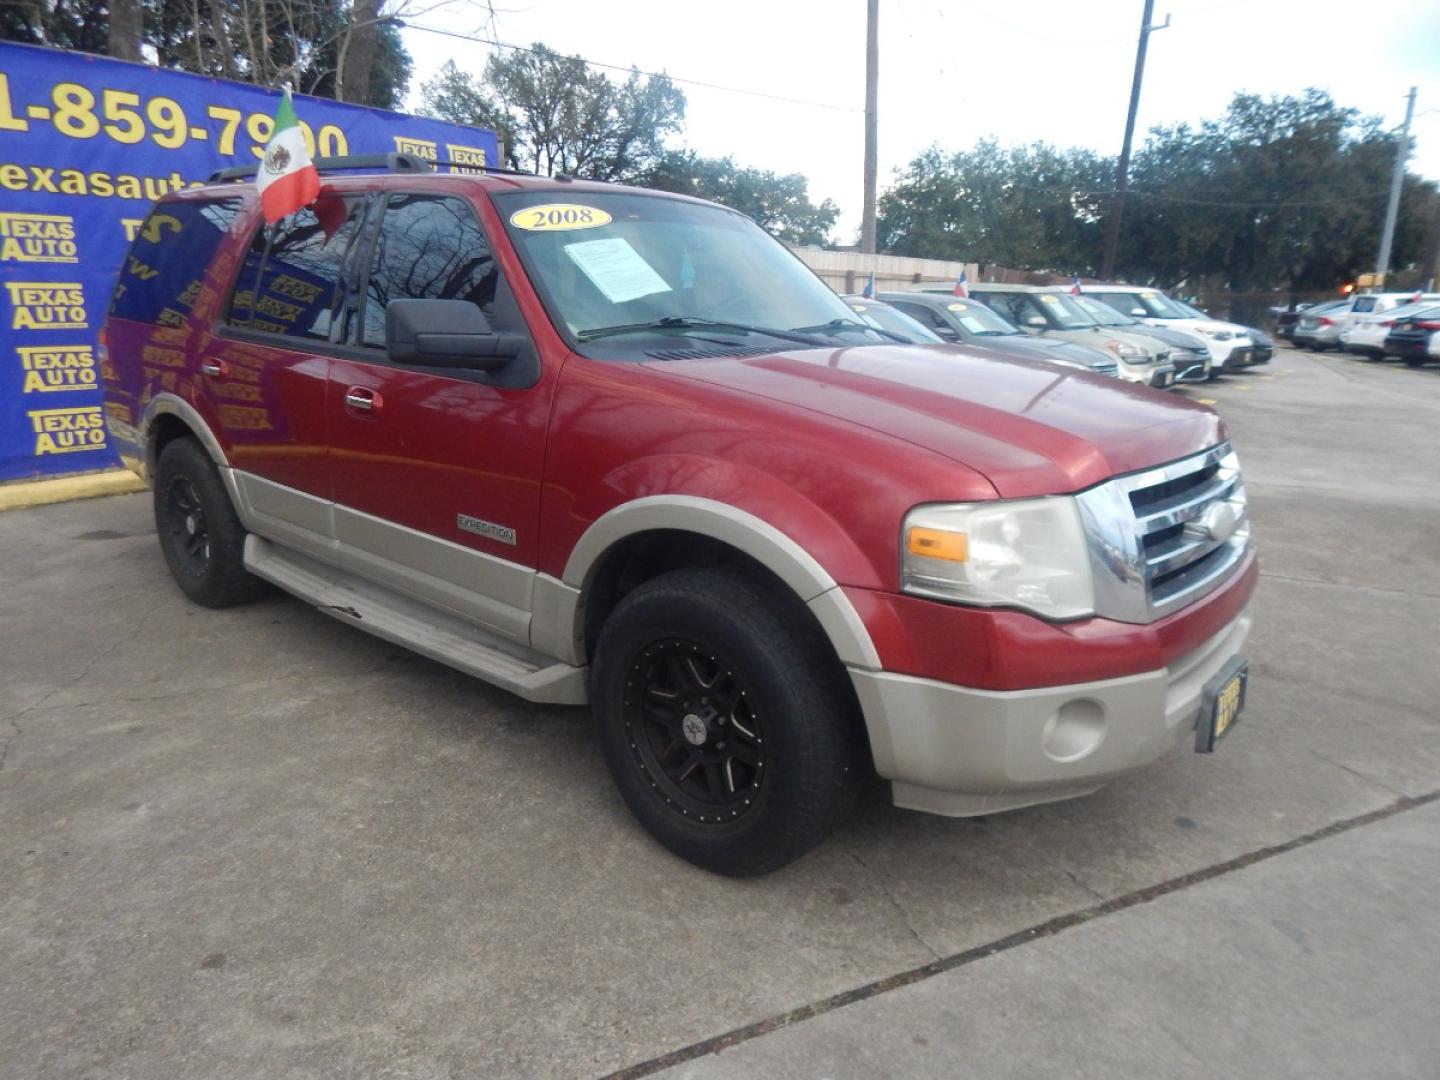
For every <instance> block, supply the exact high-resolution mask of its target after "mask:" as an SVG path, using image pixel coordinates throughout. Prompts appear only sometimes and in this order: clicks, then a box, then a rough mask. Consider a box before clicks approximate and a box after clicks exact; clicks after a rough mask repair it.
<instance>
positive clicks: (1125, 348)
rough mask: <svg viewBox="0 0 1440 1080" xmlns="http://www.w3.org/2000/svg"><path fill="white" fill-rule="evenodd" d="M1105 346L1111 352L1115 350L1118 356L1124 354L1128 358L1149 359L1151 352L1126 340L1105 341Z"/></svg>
mask: <svg viewBox="0 0 1440 1080" xmlns="http://www.w3.org/2000/svg"><path fill="white" fill-rule="evenodd" d="M1105 347H1106V348H1107V349H1109V350H1110V351H1111V352H1113V353H1114V354H1115V355H1116V356H1123V357H1124V358H1125V359H1126V360H1146V359H1149V353H1147V352H1146V351H1145V350H1144V349H1141V348H1139V347H1138V346H1135V345H1130V344H1128V343H1126V342H1124V341H1114V340H1111V341H1107V342H1105Z"/></svg>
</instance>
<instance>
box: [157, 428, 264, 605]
mask: <svg viewBox="0 0 1440 1080" xmlns="http://www.w3.org/2000/svg"><path fill="white" fill-rule="evenodd" d="M155 530H156V532H157V533H159V535H160V550H161V552H162V553H163V554H164V555H165V562H166V565H168V566H169V567H170V575H171V576H172V577H173V578H174V579H175V584H177V585H179V586H180V591H181V592H183V593H184V594H185V595H186V596H188V597H189V598H190V599H191V600H194V601H195V602H196V603H197V604H204V605H205V606H206V607H214V608H220V607H230V606H231V605H233V604H241V603H244V602H245V601H247V600H253V599H255V598H256V597H257V596H260V595H262V594H263V593H264V592H265V590H266V588H267V586H266V584H265V582H263V581H261V580H260V579H259V578H257V577H255V576H254V575H253V574H251V573H250V572H249V571H248V570H246V569H245V526H243V525H242V524H241V523H240V518H239V516H238V515H237V514H236V513H235V507H234V506H233V505H231V503H230V495H229V493H228V492H227V491H226V490H225V483H224V481H222V480H221V479H220V473H219V471H218V470H217V469H216V468H215V464H214V462H212V461H211V460H210V455H209V454H207V453H206V452H205V450H204V449H203V448H202V447H201V446H200V444H199V443H198V442H196V441H195V440H194V439H188V438H182V439H174V440H172V441H170V442H168V443H166V444H165V446H164V447H163V448H162V449H161V451H160V456H159V460H158V461H157V462H156V464H155Z"/></svg>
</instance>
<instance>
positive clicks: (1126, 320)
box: [1070, 296, 1138, 326]
mask: <svg viewBox="0 0 1440 1080" xmlns="http://www.w3.org/2000/svg"><path fill="white" fill-rule="evenodd" d="M1070 299H1071V302H1072V303H1074V304H1076V305H1077V306H1078V307H1079V308H1080V310H1082V311H1084V312H1085V313H1086V314H1087V315H1089V316H1090V317H1091V318H1092V319H1094V320H1095V321H1096V322H1097V323H1099V324H1100V325H1101V326H1136V325H1138V324H1137V322H1136V321H1135V320H1134V319H1132V318H1131V317H1130V316H1129V315H1126V314H1123V313H1122V312H1119V311H1116V310H1115V309H1114V308H1112V307H1111V306H1110V305H1109V304H1102V303H1100V301H1099V300H1092V299H1090V297H1088V296H1072V297H1071V298H1070Z"/></svg>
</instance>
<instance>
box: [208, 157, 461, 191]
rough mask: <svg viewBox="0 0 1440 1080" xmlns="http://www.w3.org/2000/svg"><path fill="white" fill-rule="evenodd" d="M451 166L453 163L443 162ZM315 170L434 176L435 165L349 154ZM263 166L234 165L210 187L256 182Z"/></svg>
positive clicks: (213, 177) (319, 162) (318, 163)
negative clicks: (380, 171)
mask: <svg viewBox="0 0 1440 1080" xmlns="http://www.w3.org/2000/svg"><path fill="white" fill-rule="evenodd" d="M442 164H445V165H448V164H450V162H448V161H447V162H442ZM315 168H316V169H318V170H319V171H320V172H338V171H339V170H341V169H383V170H384V171H386V172H433V171H434V169H433V167H432V165H431V163H430V162H429V161H428V160H427V159H425V158H423V157H420V156H419V155H418V154H396V153H390V154H349V155H346V156H344V157H322V158H316V159H315ZM259 169H260V165H259V163H258V162H257V163H256V164H254V165H232V166H230V167H229V168H227V169H216V170H215V171H214V172H212V173H211V174H210V175H209V177H207V178H206V183H209V184H222V183H224V182H225V181H227V180H253V179H254V178H255V174H256V173H257V172H258V171H259Z"/></svg>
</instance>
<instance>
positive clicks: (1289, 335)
mask: <svg viewBox="0 0 1440 1080" xmlns="http://www.w3.org/2000/svg"><path fill="white" fill-rule="evenodd" d="M1315 306H1316V305H1314V304H1296V305H1295V306H1294V307H1293V308H1286V307H1272V308H1271V309H1270V315H1271V317H1272V318H1273V319H1274V320H1275V336H1276V337H1281V338H1284V339H1285V340H1286V341H1293V340H1295V327H1297V326H1298V325H1299V324H1300V316H1301V315H1303V314H1304V313H1305V312H1306V311H1308V310H1309V309H1310V308H1312V307H1315Z"/></svg>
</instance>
